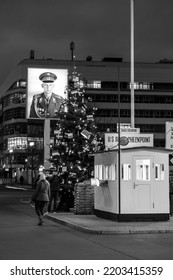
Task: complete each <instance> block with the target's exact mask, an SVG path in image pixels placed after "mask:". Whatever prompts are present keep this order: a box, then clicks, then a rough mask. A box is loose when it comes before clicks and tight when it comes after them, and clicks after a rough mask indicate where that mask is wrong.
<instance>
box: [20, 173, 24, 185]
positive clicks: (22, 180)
mask: <svg viewBox="0 0 173 280" xmlns="http://www.w3.org/2000/svg"><path fill="white" fill-rule="evenodd" d="M23 182H24V178H23V176H22V175H21V176H20V183H21V185H23Z"/></svg>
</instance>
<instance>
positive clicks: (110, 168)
mask: <svg viewBox="0 0 173 280" xmlns="http://www.w3.org/2000/svg"><path fill="white" fill-rule="evenodd" d="M116 173H117V171H116V165H115V164H111V165H106V166H104V180H115V179H116Z"/></svg>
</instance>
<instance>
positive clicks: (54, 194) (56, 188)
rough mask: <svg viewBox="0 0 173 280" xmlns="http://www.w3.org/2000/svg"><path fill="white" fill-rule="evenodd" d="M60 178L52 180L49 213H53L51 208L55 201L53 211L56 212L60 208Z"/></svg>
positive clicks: (55, 177) (54, 177) (56, 177)
mask: <svg viewBox="0 0 173 280" xmlns="http://www.w3.org/2000/svg"><path fill="white" fill-rule="evenodd" d="M60 182H61V180H60V178H59V177H58V176H53V177H52V178H51V180H50V191H51V194H50V200H49V205H48V212H51V206H52V201H53V211H54V212H56V210H57V206H58V200H59V199H60V197H59V192H60Z"/></svg>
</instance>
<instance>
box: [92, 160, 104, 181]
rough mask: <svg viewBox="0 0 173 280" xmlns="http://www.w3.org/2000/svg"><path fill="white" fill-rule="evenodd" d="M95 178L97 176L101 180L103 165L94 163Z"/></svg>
mask: <svg viewBox="0 0 173 280" xmlns="http://www.w3.org/2000/svg"><path fill="white" fill-rule="evenodd" d="M94 177H95V178H98V179H99V180H103V165H102V164H100V165H95V176H94Z"/></svg>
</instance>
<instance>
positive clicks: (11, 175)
mask: <svg viewBox="0 0 173 280" xmlns="http://www.w3.org/2000/svg"><path fill="white" fill-rule="evenodd" d="M9 153H10V154H11V156H10V179H11V186H12V184H13V171H12V170H13V166H12V163H13V162H12V153H13V149H10V150H9Z"/></svg>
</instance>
